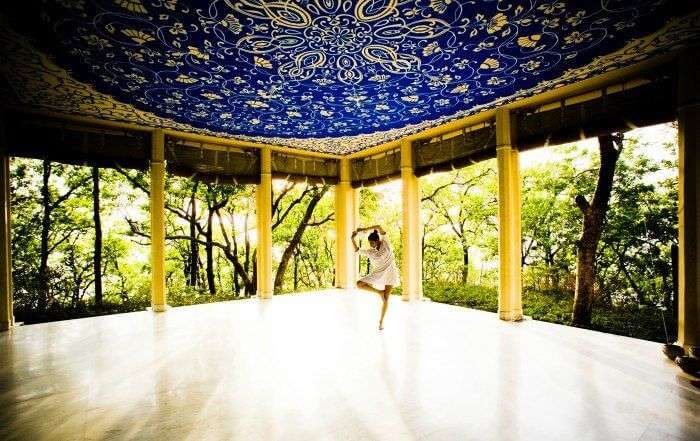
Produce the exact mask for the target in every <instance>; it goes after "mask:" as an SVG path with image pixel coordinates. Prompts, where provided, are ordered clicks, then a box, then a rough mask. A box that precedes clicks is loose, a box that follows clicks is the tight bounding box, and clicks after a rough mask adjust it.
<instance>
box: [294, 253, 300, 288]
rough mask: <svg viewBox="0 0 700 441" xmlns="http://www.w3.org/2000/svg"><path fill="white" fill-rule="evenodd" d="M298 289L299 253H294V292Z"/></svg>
mask: <svg viewBox="0 0 700 441" xmlns="http://www.w3.org/2000/svg"><path fill="white" fill-rule="evenodd" d="M298 289H299V253H298V252H295V253H294V292H297V290H298Z"/></svg>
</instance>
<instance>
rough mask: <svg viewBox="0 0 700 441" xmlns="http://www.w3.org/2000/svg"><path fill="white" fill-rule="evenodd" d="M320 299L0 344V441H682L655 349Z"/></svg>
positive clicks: (688, 420)
mask: <svg viewBox="0 0 700 441" xmlns="http://www.w3.org/2000/svg"><path fill="white" fill-rule="evenodd" d="M378 312H379V302H378V297H376V296H374V295H372V294H365V293H360V292H339V291H328V292H320V293H313V294H295V295H286V296H279V297H275V298H274V299H272V300H268V301H260V300H257V299H251V300H245V301H237V302H226V303H216V304H210V305H199V306H190V307H181V308H174V309H170V310H169V311H167V312H166V313H163V314H153V313H150V312H138V313H131V314H121V315H115V316H109V317H101V318H90V319H82V320H71V321H65V322H57V323H48V324H41V325H32V326H25V327H18V328H16V329H14V330H13V331H11V332H9V333H3V334H2V335H0V440H12V439H21V440H44V439H56V440H79V439H164V440H168V441H173V440H180V439H188V440H208V439H212V440H219V439H220V440H234V439H235V440H277V439H279V440H317V439H323V440H392V441H393V440H577V441H581V440H603V441H612V440H630V441H632V440H635V441H636V440H644V441H648V440H698V439H700V391H698V390H696V389H694V388H692V386H689V385H688V377H686V376H684V375H683V374H682V373H680V371H679V369H677V368H676V367H675V366H674V365H673V364H672V363H671V362H670V361H668V360H666V359H665V358H664V357H663V356H662V354H661V351H660V348H659V345H658V344H654V343H650V342H646V341H641V340H635V339H630V338H625V337H618V336H613V335H607V334H601V333H597V332H593V331H586V330H581V329H574V328H569V327H565V326H558V325H552V324H548V323H542V322H537V321H533V320H528V321H524V322H521V323H505V322H502V321H499V320H497V319H496V316H495V315H494V314H490V313H485V312H480V311H474V310H469V309H465V308H459V307H453V306H447V305H442V304H437V303H430V302H413V303H405V302H402V301H401V300H400V299H399V298H397V297H392V299H391V304H390V307H389V312H388V315H387V320H386V328H385V330H384V331H381V332H380V331H378V330H377V329H376V324H377V317H378Z"/></svg>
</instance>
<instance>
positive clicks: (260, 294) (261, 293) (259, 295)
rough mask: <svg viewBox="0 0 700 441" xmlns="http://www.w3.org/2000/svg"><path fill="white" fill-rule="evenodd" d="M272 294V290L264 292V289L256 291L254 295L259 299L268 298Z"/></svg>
mask: <svg viewBox="0 0 700 441" xmlns="http://www.w3.org/2000/svg"><path fill="white" fill-rule="evenodd" d="M272 294H273V293H272V291H268V292H265V291H258V292H257V293H256V294H255V296H256V297H257V298H259V299H261V300H268V299H271V298H272Z"/></svg>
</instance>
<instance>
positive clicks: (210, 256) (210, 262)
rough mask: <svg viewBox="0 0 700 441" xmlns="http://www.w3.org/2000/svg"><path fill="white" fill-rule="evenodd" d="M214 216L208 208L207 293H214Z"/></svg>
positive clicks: (206, 248)
mask: <svg viewBox="0 0 700 441" xmlns="http://www.w3.org/2000/svg"><path fill="white" fill-rule="evenodd" d="M213 217H214V212H213V211H211V210H209V215H208V217H207V233H206V241H207V245H206V247H205V251H206V255H207V286H208V287H209V294H211V295H216V279H215V274H214V245H213V243H212V242H213V231H212V230H213V227H212V220H213Z"/></svg>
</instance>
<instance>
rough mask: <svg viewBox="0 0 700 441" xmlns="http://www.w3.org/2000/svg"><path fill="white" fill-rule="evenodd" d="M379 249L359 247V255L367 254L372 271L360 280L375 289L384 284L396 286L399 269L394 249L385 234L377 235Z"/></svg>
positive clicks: (381, 287) (380, 287) (382, 287)
mask: <svg viewBox="0 0 700 441" xmlns="http://www.w3.org/2000/svg"><path fill="white" fill-rule="evenodd" d="M379 243H380V245H379V249H378V250H377V249H375V248H369V249H360V250H358V253H359V254H360V255H361V256H367V257H368V258H369V262H370V265H371V269H372V272H370V273H369V274H367V275H366V276H364V277H362V278H361V279H360V281H362V282H366V283H369V284H370V285H372V286H373V287H374V288H376V289H384V287H385V286H386V285H392V286H398V285H399V283H400V281H399V271H398V270H397V269H396V261H395V260H394V251H393V250H392V249H391V245H389V241H388V240H387V238H386V234H380V235H379Z"/></svg>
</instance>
